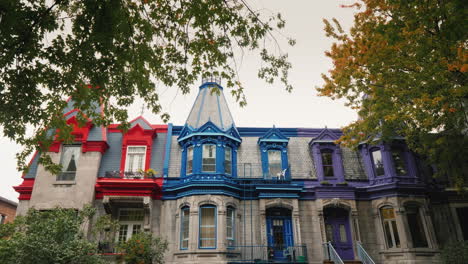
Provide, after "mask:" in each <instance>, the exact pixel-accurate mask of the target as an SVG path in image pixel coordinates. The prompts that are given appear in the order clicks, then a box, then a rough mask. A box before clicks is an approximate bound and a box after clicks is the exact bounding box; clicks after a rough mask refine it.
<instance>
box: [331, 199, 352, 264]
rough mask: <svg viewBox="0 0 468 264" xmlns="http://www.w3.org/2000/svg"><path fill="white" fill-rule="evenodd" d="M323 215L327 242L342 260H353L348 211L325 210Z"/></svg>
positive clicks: (338, 209)
mask: <svg viewBox="0 0 468 264" xmlns="http://www.w3.org/2000/svg"><path fill="white" fill-rule="evenodd" d="M324 215H325V232H326V235H327V241H330V242H332V245H333V247H334V248H335V250H336V252H337V253H338V255H340V257H341V258H342V259H344V260H352V259H354V253H353V242H352V238H351V230H350V228H349V217H348V211H346V210H345V209H342V208H326V209H325V210H324Z"/></svg>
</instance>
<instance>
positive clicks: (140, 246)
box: [120, 232, 168, 264]
mask: <svg viewBox="0 0 468 264" xmlns="http://www.w3.org/2000/svg"><path fill="white" fill-rule="evenodd" d="M167 247H168V243H167V241H166V240H164V239H162V238H160V237H153V236H152V234H151V233H148V232H141V233H138V234H135V235H132V237H131V238H130V239H129V240H128V241H126V242H123V243H122V244H121V245H120V251H121V252H122V253H124V257H123V258H124V260H125V263H129V264H152V263H157V264H162V263H164V252H165V251H166V250H167Z"/></svg>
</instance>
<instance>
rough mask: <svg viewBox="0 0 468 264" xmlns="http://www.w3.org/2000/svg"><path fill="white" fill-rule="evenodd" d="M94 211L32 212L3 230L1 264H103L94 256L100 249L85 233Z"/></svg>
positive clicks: (32, 210) (5, 226)
mask: <svg viewBox="0 0 468 264" xmlns="http://www.w3.org/2000/svg"><path fill="white" fill-rule="evenodd" d="M93 211H94V210H93V209H91V208H85V209H84V210H83V211H76V210H72V209H61V208H56V209H52V210H49V211H37V210H34V209H30V210H29V211H28V213H27V215H25V216H18V217H17V218H16V219H15V221H14V222H13V223H11V224H8V225H2V226H1V228H0V237H1V239H0V259H1V260H2V263H6V264H8V263H12V264H13V263H24V264H47V263H64V264H65V263H103V261H102V260H101V259H100V257H99V256H98V255H95V253H97V252H96V249H97V245H96V244H95V243H92V242H88V241H87V240H86V239H85V236H84V234H83V232H82V227H83V224H84V223H85V222H86V220H87V219H88V217H90V216H91V215H92V214H93Z"/></svg>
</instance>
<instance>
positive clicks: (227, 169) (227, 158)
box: [224, 146, 232, 174]
mask: <svg viewBox="0 0 468 264" xmlns="http://www.w3.org/2000/svg"><path fill="white" fill-rule="evenodd" d="M224 173H226V174H231V173H232V149H231V148H230V147H228V146H226V147H225V148H224Z"/></svg>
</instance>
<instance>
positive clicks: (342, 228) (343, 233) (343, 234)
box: [340, 225, 348, 242]
mask: <svg viewBox="0 0 468 264" xmlns="http://www.w3.org/2000/svg"><path fill="white" fill-rule="evenodd" d="M346 241H348V238H347V236H346V228H345V226H344V225H340V242H346Z"/></svg>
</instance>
